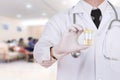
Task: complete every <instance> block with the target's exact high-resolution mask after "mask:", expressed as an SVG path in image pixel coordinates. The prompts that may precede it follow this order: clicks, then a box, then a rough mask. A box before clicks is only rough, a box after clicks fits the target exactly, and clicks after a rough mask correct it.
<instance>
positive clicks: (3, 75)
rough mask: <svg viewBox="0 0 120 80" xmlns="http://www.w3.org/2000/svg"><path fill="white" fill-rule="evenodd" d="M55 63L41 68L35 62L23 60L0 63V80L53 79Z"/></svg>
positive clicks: (54, 77) (54, 76)
mask: <svg viewBox="0 0 120 80" xmlns="http://www.w3.org/2000/svg"><path fill="white" fill-rule="evenodd" d="M55 79H56V63H55V64H54V65H53V66H52V67H50V68H47V69H46V68H43V67H41V66H40V65H39V64H37V63H32V62H26V61H23V60H20V61H13V62H9V63H0V80H55Z"/></svg>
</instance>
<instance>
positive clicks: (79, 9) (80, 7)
mask: <svg viewBox="0 0 120 80" xmlns="http://www.w3.org/2000/svg"><path fill="white" fill-rule="evenodd" d="M107 5H108V2H107V0H105V1H104V2H103V3H102V4H100V5H99V6H98V8H99V9H100V10H101V12H102V13H104V11H105V9H106V7H107ZM92 9H94V7H93V6H91V5H90V4H89V3H87V2H85V1H84V0H81V1H79V2H78V3H77V5H76V6H73V13H83V12H86V13H88V14H89V15H90V13H91V10H92Z"/></svg>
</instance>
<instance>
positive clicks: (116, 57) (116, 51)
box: [103, 26, 120, 72]
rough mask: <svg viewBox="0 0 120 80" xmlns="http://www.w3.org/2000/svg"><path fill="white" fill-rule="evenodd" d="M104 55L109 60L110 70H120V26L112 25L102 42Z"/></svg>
mask: <svg viewBox="0 0 120 80" xmlns="http://www.w3.org/2000/svg"><path fill="white" fill-rule="evenodd" d="M103 50H104V57H105V58H106V59H108V60H110V68H111V70H112V71H115V72H120V26H113V27H112V28H111V29H110V30H109V31H108V33H107V35H106V38H105V42H104V49H103Z"/></svg>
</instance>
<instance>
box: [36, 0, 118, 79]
mask: <svg viewBox="0 0 120 80" xmlns="http://www.w3.org/2000/svg"><path fill="white" fill-rule="evenodd" d="M117 11H118V10H117ZM73 14H76V24H73ZM118 14H119V13H118ZM113 19H115V14H114V11H113V9H112V7H111V6H110V4H109V3H108V2H107V0H80V1H79V3H78V4H77V5H76V6H74V7H73V8H71V9H69V10H68V11H66V12H63V13H60V14H58V15H56V16H54V17H53V18H51V20H50V21H49V22H48V23H47V25H46V27H45V30H44V32H43V34H42V37H41V38H40V40H39V41H38V43H37V44H36V46H35V49H34V58H35V60H36V61H37V62H38V63H39V64H41V65H42V66H44V67H49V66H51V65H52V64H53V63H55V62H56V61H57V62H58V72H57V80H120V62H119V61H113V60H109V59H106V58H105V56H103V52H102V46H103V45H102V44H103V41H104V37H105V35H106V34H105V33H106V31H107V28H108V27H109V24H110V22H111V21H112V20H113ZM112 26H116V25H115V24H114V25H112ZM84 29H89V30H92V31H93V34H92V40H93V43H92V45H87V44H83V40H84V34H83V32H84ZM71 53H73V54H74V53H80V56H79V57H78V58H74V57H73V56H71Z"/></svg>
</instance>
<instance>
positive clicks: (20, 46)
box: [0, 0, 120, 80]
mask: <svg viewBox="0 0 120 80" xmlns="http://www.w3.org/2000/svg"><path fill="white" fill-rule="evenodd" d="M78 1H79V0H0V80H55V79H56V72H57V67H56V63H55V64H54V65H53V66H51V67H50V68H48V69H45V68H43V67H41V66H40V65H39V64H37V63H35V62H34V60H33V55H32V51H33V49H34V45H35V43H36V42H37V41H38V39H39V38H40V36H41V33H42V31H43V29H44V26H45V24H46V22H47V21H48V20H49V19H50V18H51V17H52V16H53V15H55V14H57V13H59V12H61V11H64V10H67V9H68V8H71V7H72V6H74V5H75V4H76V3H77V2H78ZM110 1H111V2H112V3H113V4H114V5H116V6H120V5H119V4H120V1H119V0H110Z"/></svg>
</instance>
